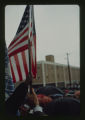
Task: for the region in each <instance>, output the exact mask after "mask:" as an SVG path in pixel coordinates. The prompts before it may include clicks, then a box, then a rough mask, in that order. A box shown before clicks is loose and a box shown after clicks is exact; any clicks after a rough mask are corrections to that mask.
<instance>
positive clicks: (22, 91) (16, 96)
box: [5, 76, 44, 115]
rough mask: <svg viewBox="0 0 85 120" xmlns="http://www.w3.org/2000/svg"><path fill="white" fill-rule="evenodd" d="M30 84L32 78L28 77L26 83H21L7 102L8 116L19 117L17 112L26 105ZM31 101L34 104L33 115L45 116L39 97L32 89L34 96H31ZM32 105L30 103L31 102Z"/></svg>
mask: <svg viewBox="0 0 85 120" xmlns="http://www.w3.org/2000/svg"><path fill="white" fill-rule="evenodd" d="M29 83H30V76H28V77H27V78H26V80H25V82H23V83H21V84H20V85H19V86H18V87H17V88H16V89H15V91H14V93H13V94H12V95H11V96H10V97H9V98H8V99H7V100H6V102H5V104H6V113H7V114H8V115H17V111H18V109H19V107H20V106H21V105H23V104H24V101H25V97H26V94H27V93H28V85H29ZM29 101H32V102H33V103H32V104H34V108H33V114H34V115H44V113H43V110H42V107H40V106H39V101H38V98H37V95H36V94H35V92H34V90H33V88H32V94H29ZM29 105H30V102H29Z"/></svg>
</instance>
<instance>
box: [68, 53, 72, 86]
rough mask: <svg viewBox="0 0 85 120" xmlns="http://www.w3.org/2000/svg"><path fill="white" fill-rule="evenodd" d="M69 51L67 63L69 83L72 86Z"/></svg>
mask: <svg viewBox="0 0 85 120" xmlns="http://www.w3.org/2000/svg"><path fill="white" fill-rule="evenodd" d="M68 55H69V53H67V64H68V75H69V83H70V88H71V74H70V65H69V56H68Z"/></svg>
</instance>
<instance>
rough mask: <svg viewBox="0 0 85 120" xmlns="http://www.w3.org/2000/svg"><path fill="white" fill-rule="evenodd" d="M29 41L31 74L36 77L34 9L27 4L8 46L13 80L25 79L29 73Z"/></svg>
mask: <svg viewBox="0 0 85 120" xmlns="http://www.w3.org/2000/svg"><path fill="white" fill-rule="evenodd" d="M29 40H30V43H31V67H32V71H31V72H32V76H33V77H34V78H35V77H36V32H35V23H34V9H33V6H32V5H27V6H26V9H25V12H24V14H23V17H22V20H21V22H20V25H19V28H18V30H17V32H16V35H15V37H14V39H13V41H12V42H11V44H10V45H9V47H8V55H9V60H10V68H11V74H12V78H13V82H14V83H15V82H17V81H22V80H25V79H26V76H27V75H28V74H29V54H28V52H29V44H28V43H29V42H28V41H29Z"/></svg>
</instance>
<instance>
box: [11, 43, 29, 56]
mask: <svg viewBox="0 0 85 120" xmlns="http://www.w3.org/2000/svg"><path fill="white" fill-rule="evenodd" d="M26 49H28V44H26V45H24V46H22V47H20V48H18V49H16V50H15V51H13V52H11V53H9V57H11V56H13V55H15V54H17V53H19V52H22V51H24V50H26Z"/></svg>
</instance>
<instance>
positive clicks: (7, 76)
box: [5, 46, 15, 100]
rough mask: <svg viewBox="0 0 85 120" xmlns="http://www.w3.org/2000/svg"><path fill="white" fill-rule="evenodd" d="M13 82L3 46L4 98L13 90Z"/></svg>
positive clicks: (6, 53)
mask: <svg viewBox="0 0 85 120" xmlns="http://www.w3.org/2000/svg"><path fill="white" fill-rule="evenodd" d="M14 89H15V88H14V83H13V80H12V77H11V74H10V68H9V57H8V51H7V47H6V46H5V100H6V99H7V98H8V97H9V96H10V95H11V94H12V93H13V92H14Z"/></svg>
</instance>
